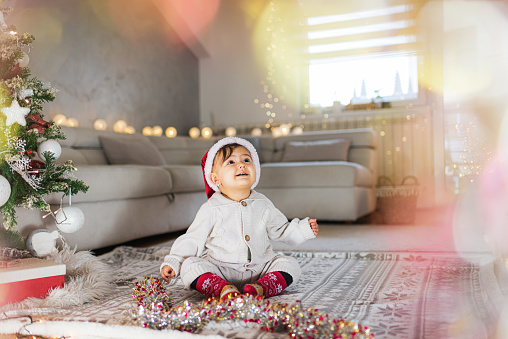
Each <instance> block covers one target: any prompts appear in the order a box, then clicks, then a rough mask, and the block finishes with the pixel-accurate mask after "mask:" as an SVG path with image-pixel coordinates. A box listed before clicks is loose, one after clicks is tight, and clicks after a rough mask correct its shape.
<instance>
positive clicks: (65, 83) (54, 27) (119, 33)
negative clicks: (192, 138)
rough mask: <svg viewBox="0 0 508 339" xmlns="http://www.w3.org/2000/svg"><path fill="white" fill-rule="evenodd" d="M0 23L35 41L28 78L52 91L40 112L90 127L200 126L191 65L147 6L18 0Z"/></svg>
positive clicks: (118, 0)
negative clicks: (101, 123)
mask: <svg viewBox="0 0 508 339" xmlns="http://www.w3.org/2000/svg"><path fill="white" fill-rule="evenodd" d="M11 5H14V10H13V11H12V12H11V14H10V15H8V16H7V17H6V21H7V24H14V25H16V26H17V30H18V32H19V33H23V32H28V33H31V34H32V35H34V36H35V39H36V40H35V42H34V44H33V46H32V48H31V50H30V53H29V57H30V63H29V67H30V69H31V71H32V75H33V76H35V77H37V78H38V79H40V80H41V81H43V82H51V84H52V85H53V86H54V87H56V88H57V89H59V91H60V92H59V93H57V97H56V99H55V101H53V102H52V103H48V104H46V105H45V108H44V112H43V113H44V116H45V118H47V119H49V118H52V117H53V116H54V115H55V114H57V113H63V114H65V115H66V116H68V117H75V118H77V119H78V120H79V122H80V126H81V127H92V126H93V121H94V120H95V119H98V118H102V119H105V120H106V121H107V122H108V129H112V125H113V123H114V122H115V121H117V120H119V119H124V120H126V121H127V123H128V124H129V125H132V126H133V127H135V128H136V131H137V132H141V129H142V128H143V127H144V126H147V125H148V126H153V125H161V126H162V127H163V128H166V127H168V126H174V127H176V128H177V129H178V131H179V133H180V134H181V135H182V134H186V133H187V131H188V129H189V128H190V127H192V126H196V125H198V123H199V74H198V60H197V59H196V57H195V56H194V55H193V54H192V53H191V51H190V50H189V49H188V48H186V47H185V46H184V45H183V44H182V43H181V42H180V41H179V40H178V37H177V35H176V34H175V32H174V31H173V30H172V29H171V27H170V26H169V25H168V23H167V22H166V21H164V19H163V18H162V16H161V15H160V12H158V10H157V9H156V8H155V7H154V5H153V4H152V2H151V1H146V0H129V1H122V0H44V1H40V0H17V1H15V2H11Z"/></svg>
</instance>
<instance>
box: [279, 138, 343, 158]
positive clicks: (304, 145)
mask: <svg viewBox="0 0 508 339" xmlns="http://www.w3.org/2000/svg"><path fill="white" fill-rule="evenodd" d="M350 146H351V140H349V139H329V140H316V141H290V142H287V143H286V145H285V147H284V154H283V156H282V160H281V161H282V162H295V161H347V158H348V153H349V147H350Z"/></svg>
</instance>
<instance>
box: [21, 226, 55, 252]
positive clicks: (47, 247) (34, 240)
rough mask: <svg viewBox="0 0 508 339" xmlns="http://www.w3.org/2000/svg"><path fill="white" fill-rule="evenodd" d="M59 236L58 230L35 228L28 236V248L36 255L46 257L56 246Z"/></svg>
mask: <svg viewBox="0 0 508 339" xmlns="http://www.w3.org/2000/svg"><path fill="white" fill-rule="evenodd" d="M58 238H59V236H58V231H53V232H49V231H48V230H44V229H40V230H35V231H33V232H32V233H30V234H29V235H28V238H26V248H27V249H28V252H30V254H31V255H33V256H35V257H45V256H47V255H49V254H51V252H52V251H53V249H55V248H56V239H58Z"/></svg>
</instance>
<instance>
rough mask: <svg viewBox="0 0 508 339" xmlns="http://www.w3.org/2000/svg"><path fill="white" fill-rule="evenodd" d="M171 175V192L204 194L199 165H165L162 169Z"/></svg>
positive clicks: (201, 171)
mask: <svg viewBox="0 0 508 339" xmlns="http://www.w3.org/2000/svg"><path fill="white" fill-rule="evenodd" d="M163 168H164V169H165V170H166V171H168V172H169V173H170V174H171V179H172V182H173V187H172V189H171V192H173V193H183V192H200V191H202V192H203V194H205V195H206V193H205V181H204V178H203V170H202V169H201V166H200V165H166V166H164V167H163Z"/></svg>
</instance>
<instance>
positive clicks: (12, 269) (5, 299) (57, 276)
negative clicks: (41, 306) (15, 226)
mask: <svg viewBox="0 0 508 339" xmlns="http://www.w3.org/2000/svg"><path fill="white" fill-rule="evenodd" d="M64 280H65V265H64V264H59V263H56V262H54V261H50V260H42V259H37V258H25V259H16V260H10V261H2V262H0V306H1V305H5V304H8V303H13V302H18V301H21V300H23V299H25V298H28V297H35V298H42V297H45V296H46V295H47V294H48V292H49V291H50V290H51V289H53V288H57V287H63V286H64Z"/></svg>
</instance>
